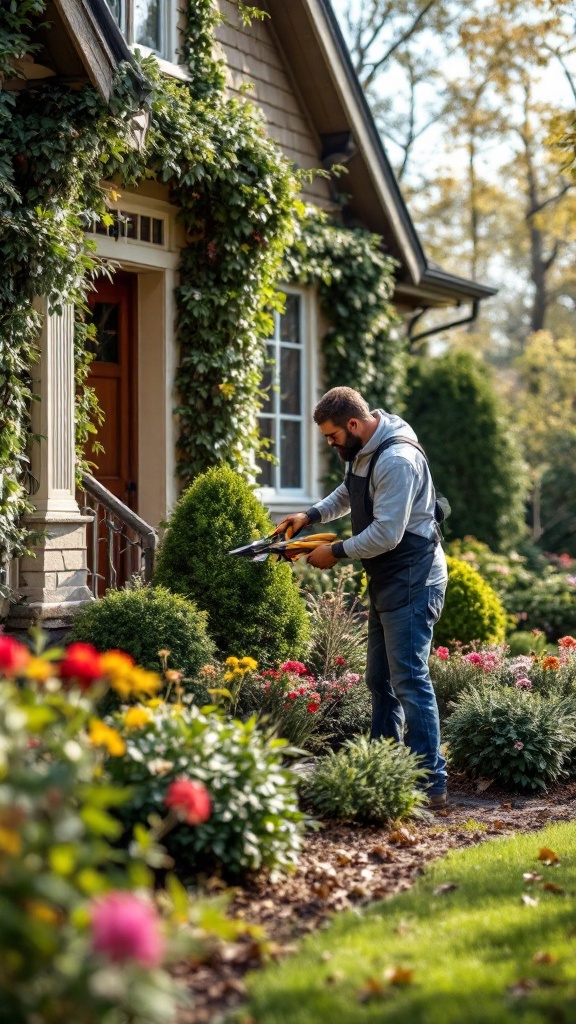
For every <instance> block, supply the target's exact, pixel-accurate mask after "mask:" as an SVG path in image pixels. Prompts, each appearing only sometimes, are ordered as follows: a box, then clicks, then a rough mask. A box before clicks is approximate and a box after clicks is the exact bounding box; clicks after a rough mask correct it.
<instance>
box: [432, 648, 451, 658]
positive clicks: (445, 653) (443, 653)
mask: <svg viewBox="0 0 576 1024" xmlns="http://www.w3.org/2000/svg"><path fill="white" fill-rule="evenodd" d="M434 654H435V655H436V657H437V658H440V659H441V661H448V658H449V657H450V651H449V650H448V648H447V647H437V648H436V650H435V651H434Z"/></svg>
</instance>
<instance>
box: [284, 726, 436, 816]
mask: <svg viewBox="0 0 576 1024" xmlns="http://www.w3.org/2000/svg"><path fill="white" fill-rule="evenodd" d="M425 774H426V773H425V772H424V771H423V770H422V769H421V768H420V767H419V759H418V757H416V755H415V754H412V753H411V752H410V751H409V750H408V748H407V747H405V746H403V744H400V743H397V742H396V741H395V740H392V739H381V740H374V741H373V742H372V743H370V742H369V740H368V739H367V738H366V737H364V736H362V737H360V738H359V739H356V740H348V741H347V742H346V743H345V744H344V746H343V747H341V749H340V750H338V751H337V752H334V751H331V752H330V753H329V754H327V755H326V756H325V757H321V758H319V759H318V761H317V763H316V766H315V769H314V771H313V773H312V776H311V778H310V779H309V780H307V781H306V782H305V783H304V785H303V791H302V794H303V796H304V798H305V799H306V800H309V801H310V803H311V805H312V807H313V808H314V811H315V812H316V813H317V814H319V815H320V816H321V817H325V818H335V819H339V820H342V821H359V822H372V823H375V824H383V823H384V822H386V821H391V820H393V819H394V818H401V817H404V816H406V815H409V814H411V813H412V812H413V811H414V810H416V809H417V808H418V807H419V806H420V805H421V804H422V803H423V802H424V800H425V797H424V794H423V793H422V792H421V791H420V790H418V789H417V788H416V786H417V784H418V783H419V782H420V781H421V780H422V779H423V777H424V776H425Z"/></svg>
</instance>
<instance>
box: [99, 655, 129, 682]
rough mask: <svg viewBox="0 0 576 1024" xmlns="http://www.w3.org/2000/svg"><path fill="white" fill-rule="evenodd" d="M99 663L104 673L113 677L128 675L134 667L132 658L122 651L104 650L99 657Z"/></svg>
mask: <svg viewBox="0 0 576 1024" xmlns="http://www.w3.org/2000/svg"><path fill="white" fill-rule="evenodd" d="M100 664H101V666H102V672H103V673H104V675H105V676H111V677H112V678H113V679H115V678H116V677H118V676H121V677H122V676H127V675H130V672H131V671H132V669H133V668H134V658H131V657H130V655H129V654H126V653H125V652H124V651H105V652H104V654H103V655H102V656H101V658H100Z"/></svg>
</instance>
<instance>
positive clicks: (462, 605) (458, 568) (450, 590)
mask: <svg viewBox="0 0 576 1024" xmlns="http://www.w3.org/2000/svg"><path fill="white" fill-rule="evenodd" d="M447 562H448V587H447V590H446V599H445V602H444V608H443V610H442V615H441V616H440V618H439V620H438V622H437V623H436V626H435V627H434V642H435V643H436V644H446V643H450V642H451V641H453V640H458V641H459V642H460V643H463V644H466V643H471V642H472V641H474V640H476V641H487V642H488V643H499V642H500V641H502V640H503V639H504V636H505V633H506V613H505V611H504V608H503V606H502V603H501V601H500V598H499V597H498V595H497V594H496V592H495V591H494V590H493V589H492V587H491V586H490V585H489V584H488V583H486V581H485V580H483V579H482V577H481V576H480V574H479V573H478V572H476V570H475V569H472V568H471V567H470V566H469V565H466V563H465V562H461V561H459V560H458V559H456V558H451V557H450V556H448V558H447Z"/></svg>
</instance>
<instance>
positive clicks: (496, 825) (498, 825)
mask: <svg viewBox="0 0 576 1024" xmlns="http://www.w3.org/2000/svg"><path fill="white" fill-rule="evenodd" d="M490 824H491V825H492V828H495V829H501V828H506V822H504V821H500V820H499V819H497V820H496V821H491V822H490Z"/></svg>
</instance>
